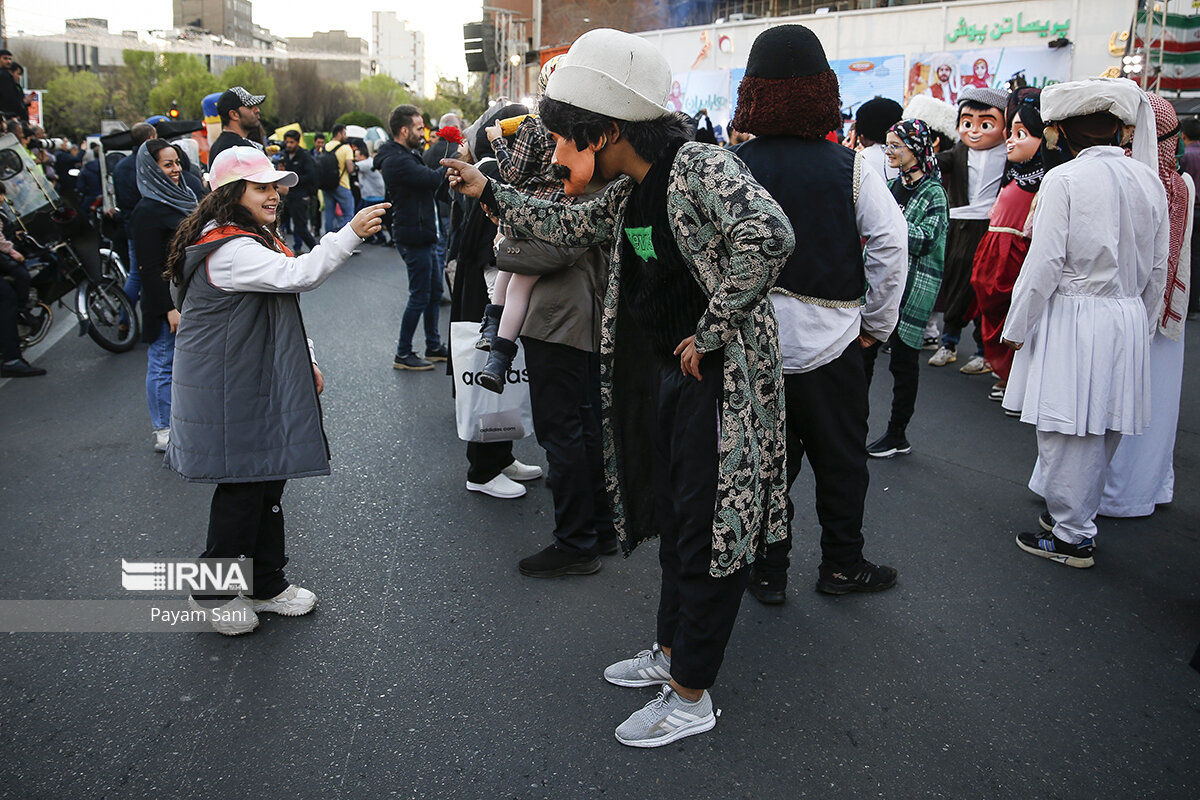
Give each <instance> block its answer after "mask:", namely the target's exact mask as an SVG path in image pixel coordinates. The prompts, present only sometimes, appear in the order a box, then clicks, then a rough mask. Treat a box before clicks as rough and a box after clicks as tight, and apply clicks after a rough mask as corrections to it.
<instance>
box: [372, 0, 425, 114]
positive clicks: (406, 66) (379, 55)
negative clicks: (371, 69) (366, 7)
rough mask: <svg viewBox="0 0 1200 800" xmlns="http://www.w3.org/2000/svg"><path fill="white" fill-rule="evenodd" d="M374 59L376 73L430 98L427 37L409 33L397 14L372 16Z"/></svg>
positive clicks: (422, 34)
mask: <svg viewBox="0 0 1200 800" xmlns="http://www.w3.org/2000/svg"><path fill="white" fill-rule="evenodd" d="M371 57H372V59H373V60H374V62H375V71H376V72H378V73H381V74H383V75H389V76H391V77H392V78H394V79H395V80H397V81H399V82H400V83H403V84H407V85H408V86H410V87H411V88H412V89H413V90H414V91H415V92H416V93H417V94H422V95H427V94H429V92H428V91H427V89H428V87H427V86H426V85H425V34H424V33H422V32H421V31H414V30H409V28H408V23H407V22H406V21H404V20H402V19H400V18H398V17H397V16H396V13H395V12H394V11H372V12H371Z"/></svg>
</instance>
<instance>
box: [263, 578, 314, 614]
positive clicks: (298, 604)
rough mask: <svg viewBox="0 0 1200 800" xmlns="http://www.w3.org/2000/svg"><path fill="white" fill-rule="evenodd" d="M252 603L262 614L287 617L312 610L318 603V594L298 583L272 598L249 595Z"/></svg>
mask: <svg viewBox="0 0 1200 800" xmlns="http://www.w3.org/2000/svg"><path fill="white" fill-rule="evenodd" d="M246 599H247V600H249V601H250V605H251V606H253V607H254V610H255V611H256V612H258V613H260V614H262V613H264V612H266V613H270V614H282V615H283V616H285V617H299V616H302V615H304V614H307V613H308V612H310V611H312V610H313V609H314V608H315V607H316V605H317V596H316V595H315V594H313V593H312V592H310V591H309V590H308V589H301V588H300V587H299V586H297V585H296V584H294V583H293V584H292V585H291V586H289V587H287V588H286V589H284V590H283V591H282V592H280V593H279V594H277V595H275V596H274V597H272V598H271V599H270V600H255V599H254V598H253V597H247V598H246Z"/></svg>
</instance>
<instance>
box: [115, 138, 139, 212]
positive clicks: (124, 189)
mask: <svg viewBox="0 0 1200 800" xmlns="http://www.w3.org/2000/svg"><path fill="white" fill-rule="evenodd" d="M112 181H113V193H114V194H116V200H117V208H119V209H121V216H122V218H123V219H125V220H126V221H128V220H129V215H130V214H132V213H133V207H134V206H136V205H137V204H138V201H139V200H141V199H142V193H141V191H139V190H138V185H137V151H136V150H135V151H134V152H132V153H130V154H129V155H127V156H125V157H124V158H122V159H121V163H119V164H117V168H116V169H114V170H113V171H112Z"/></svg>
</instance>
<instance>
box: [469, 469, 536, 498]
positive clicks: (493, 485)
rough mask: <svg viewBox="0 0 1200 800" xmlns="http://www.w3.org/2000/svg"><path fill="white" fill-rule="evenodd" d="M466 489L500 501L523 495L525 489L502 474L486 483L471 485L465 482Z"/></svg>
mask: <svg viewBox="0 0 1200 800" xmlns="http://www.w3.org/2000/svg"><path fill="white" fill-rule="evenodd" d="M467 489H469V490H470V491H472V492H483V493H484V494H490V495H491V496H492V497H499V498H500V499H501V500H512V499H513V498H515V497H521V496H522V495H524V494H525V487H524V486H522V485H521V484H519V483H517V482H516V481H514V480H512V479H511V478H509V477H508V476H507V475H505V474H504V473H503V472H501V473H500V474H499V475H497V476H496V477H494V478H492V479H491V480H490V481H488V482H487V483H472V482H471V481H467Z"/></svg>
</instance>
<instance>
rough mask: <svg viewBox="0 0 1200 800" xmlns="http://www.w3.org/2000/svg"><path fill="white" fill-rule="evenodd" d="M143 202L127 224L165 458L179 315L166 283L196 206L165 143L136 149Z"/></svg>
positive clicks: (151, 396)
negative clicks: (177, 241)
mask: <svg viewBox="0 0 1200 800" xmlns="http://www.w3.org/2000/svg"><path fill="white" fill-rule="evenodd" d="M134 166H135V171H136V173H137V185H138V191H139V192H141V193H142V199H141V200H140V201H139V202H138V204H137V205H136V206H134V209H133V214H132V215H131V216H130V218H129V222H128V225H129V235H130V237H131V238H132V239H133V247H134V252H135V253H136V254H137V262H138V270H139V271H140V272H141V275H142V297H141V304H142V340H143V341H145V342H146V343H147V345H148V347H147V348H146V402H147V403H148V404H149V406H150V422H151V424H152V425H153V426H154V439H155V441H154V449H155V450H156V451H158V452H164V451H166V449H167V442H168V441H169V439H170V425H171V371H172V365H173V363H174V360H175V329H176V328H177V327H178V326H179V311H178V310H177V309H176V308H175V304H174V303H173V302H172V301H171V292H170V289H169V288H168V287H169V285H168V283H167V281H166V280H164V279H163V270H165V269H166V261H167V249H168V247H169V245H170V243H171V238H172V237H173V236H174V235H175V229H176V228H177V227H179V223H180V222H182V221H183V219H184V217H186V216H187V215H188V214H190V213H192V211H193V210H194V209H195V208H196V206H197V204H198V202H199V201H198V200H197V198H196V195H195V193H194V192H193V191H192V190H191V189H189V188H188V186H187V184H186V183H184V181H183V162H182V154H181V153H180V152H179V149H178V148H177V147H175V146H174V145H172V144H170V143H169V142H167V141H165V140H163V139H151V140H149V141H148V142H146V143H145V144H143V145H142V146H141V147H139V148H138V152H137V160H136V161H135V162H134Z"/></svg>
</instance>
